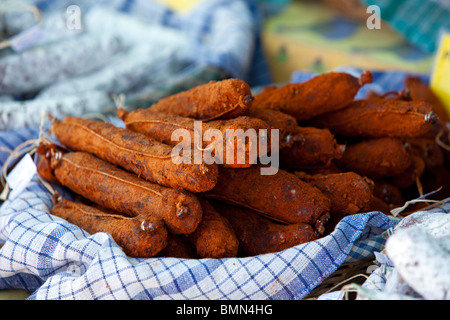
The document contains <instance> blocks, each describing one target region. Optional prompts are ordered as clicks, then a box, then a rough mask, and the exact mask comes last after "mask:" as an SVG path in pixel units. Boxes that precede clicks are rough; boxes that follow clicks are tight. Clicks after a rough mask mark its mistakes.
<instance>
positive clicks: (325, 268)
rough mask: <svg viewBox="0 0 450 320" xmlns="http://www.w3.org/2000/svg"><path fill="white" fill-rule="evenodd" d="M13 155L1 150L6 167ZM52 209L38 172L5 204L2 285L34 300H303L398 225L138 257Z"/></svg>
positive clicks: (374, 219) (347, 227)
mask: <svg viewBox="0 0 450 320" xmlns="http://www.w3.org/2000/svg"><path fill="white" fill-rule="evenodd" d="M391 84H392V83H391ZM391 88H392V87H391V86H389V90H390V89H391ZM37 136H38V130H37V129H35V130H33V129H23V130H18V131H14V132H2V133H0V146H3V147H6V148H8V149H14V148H15V147H16V146H17V145H19V144H20V143H21V142H23V141H26V140H29V139H34V138H37ZM7 157H8V153H7V152H0V164H1V165H3V164H4V163H5V160H6V158H7ZM58 191H60V192H61V193H62V194H63V195H64V194H67V192H65V190H63V189H61V190H58ZM51 207H52V201H51V194H50V192H49V191H48V190H47V189H46V188H45V186H44V185H42V184H41V183H40V182H39V180H38V179H37V177H34V178H33V180H32V181H31V182H30V184H29V185H28V186H27V188H26V189H25V191H24V192H22V193H21V194H20V195H19V196H18V197H17V198H15V199H13V200H7V201H5V202H4V203H3V204H2V206H1V207H0V242H3V243H4V244H3V246H2V247H1V249H0V289H7V288H15V289H25V290H28V291H30V292H31V295H30V297H29V299H166V300H169V299H183V300H187V299H189V300H194V299H204V300H206V299H214V300H227V299H231V300H247V299H258V300H265V299H278V300H294V299H302V298H304V297H306V296H307V295H308V294H309V293H310V292H311V291H312V290H313V289H314V288H316V287H317V286H319V285H320V284H321V283H322V282H323V281H324V280H325V279H326V278H327V277H329V276H330V275H331V274H332V273H333V272H334V271H336V270H337V269H338V268H339V267H340V266H341V265H342V264H343V263H347V262H354V261H359V260H361V259H365V258H367V257H371V256H373V253H374V252H379V251H381V250H382V249H383V248H384V243H385V237H384V235H383V233H384V232H385V231H386V230H388V229H390V228H392V227H394V226H395V224H396V220H395V219H391V218H389V217H388V216H386V215H384V214H383V213H381V212H369V213H361V214H356V215H352V216H348V217H345V218H344V219H343V220H342V221H341V222H340V223H339V224H338V225H337V227H336V229H335V231H334V232H332V233H331V234H330V235H327V236H325V237H323V238H321V239H318V240H316V241H312V242H308V243H305V244H301V245H298V246H294V247H292V248H289V249H286V250H284V251H281V252H277V253H270V254H264V255H259V256H254V257H245V258H226V259H179V258H148V259H137V258H130V257H128V256H126V255H125V254H124V253H123V251H122V250H121V248H120V247H119V246H118V245H117V244H116V243H115V242H114V241H113V239H112V238H111V236H110V235H109V234H107V233H96V234H93V235H90V234H88V233H86V232H85V231H83V230H82V229H80V228H79V227H77V226H75V225H73V224H70V223H68V222H67V221H65V220H63V219H60V218H58V217H55V216H52V215H51V214H50V210H51Z"/></svg>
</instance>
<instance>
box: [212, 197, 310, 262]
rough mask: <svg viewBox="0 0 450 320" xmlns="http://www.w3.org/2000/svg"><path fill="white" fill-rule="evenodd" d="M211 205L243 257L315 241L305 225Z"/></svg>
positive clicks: (224, 205) (218, 204) (239, 208)
mask: <svg viewBox="0 0 450 320" xmlns="http://www.w3.org/2000/svg"><path fill="white" fill-rule="evenodd" d="M213 206H214V208H215V209H216V210H217V211H218V212H219V213H220V214H222V215H223V216H224V217H225V218H227V219H228V221H230V223H231V225H232V227H233V229H234V230H235V232H236V235H237V237H238V239H239V247H240V250H241V251H242V252H243V253H244V254H246V255H250V256H255V255H259V254H265V253H272V252H278V251H282V250H284V249H287V248H290V247H292V246H295V245H299V244H302V243H305V242H309V241H314V240H316V239H317V235H316V234H315V232H314V230H313V228H312V227H311V226H310V225H308V224H302V223H298V224H289V225H283V224H279V223H276V222H273V221H271V220H270V219H267V218H265V217H262V216H260V215H259V214H257V213H255V212H254V211H252V210H250V209H247V208H243V207H239V206H233V205H228V204H224V203H216V202H214V204H213Z"/></svg>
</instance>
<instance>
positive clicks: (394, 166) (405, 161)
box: [335, 138, 412, 180]
mask: <svg viewBox="0 0 450 320" xmlns="http://www.w3.org/2000/svg"><path fill="white" fill-rule="evenodd" d="M335 162H336V165H337V166H338V167H339V168H340V169H341V170H343V171H353V172H356V173H358V174H359V175H361V176H366V177H369V178H371V179H374V180H377V179H381V178H383V177H392V176H395V175H398V174H401V173H403V172H404V171H405V170H407V169H408V168H409V166H410V165H411V163H412V159H411V155H410V153H409V152H408V151H407V150H406V148H405V146H404V143H403V141H401V140H400V139H395V138H379V139H368V140H364V141H361V142H357V143H354V144H351V145H347V148H346V150H345V152H344V155H343V156H342V158H341V159H339V160H336V161H335Z"/></svg>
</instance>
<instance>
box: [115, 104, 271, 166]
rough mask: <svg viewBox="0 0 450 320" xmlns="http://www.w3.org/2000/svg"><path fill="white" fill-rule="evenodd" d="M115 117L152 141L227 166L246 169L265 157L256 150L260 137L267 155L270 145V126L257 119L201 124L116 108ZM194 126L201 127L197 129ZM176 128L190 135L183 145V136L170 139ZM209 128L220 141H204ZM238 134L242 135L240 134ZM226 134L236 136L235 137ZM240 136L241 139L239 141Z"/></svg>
mask: <svg viewBox="0 0 450 320" xmlns="http://www.w3.org/2000/svg"><path fill="white" fill-rule="evenodd" d="M117 115H118V117H119V118H121V119H122V120H123V121H124V123H125V125H126V127H127V128H128V129H130V130H132V131H136V132H140V133H142V134H145V135H148V136H149V137H150V138H152V139H154V140H157V141H160V142H162V143H165V144H169V145H171V146H177V145H183V146H186V147H190V148H191V150H195V149H197V150H200V149H201V150H202V151H207V152H210V153H211V155H212V157H214V158H215V159H216V160H214V161H216V162H217V163H220V164H223V165H224V166H227V167H233V168H246V167H249V166H250V165H252V164H254V163H255V162H256V160H257V158H256V157H255V155H260V156H261V155H264V154H265V153H264V152H263V151H262V150H261V149H259V138H260V137H261V138H262V139H266V141H267V152H268V151H269V150H270V146H271V143H270V141H271V140H270V136H269V134H270V129H271V128H270V126H269V125H268V124H267V123H265V122H264V121H262V120H260V119H257V118H251V117H248V116H241V117H237V118H234V119H228V120H214V121H209V122H200V121H196V120H195V119H193V118H188V117H182V116H177V115H168V114H165V113H162V112H154V111H153V110H152V109H138V110H134V111H131V112H127V111H126V110H124V109H119V111H118V113H117ZM196 123H197V124H199V125H200V127H197V126H196ZM177 129H182V130H183V131H184V132H186V133H187V134H188V135H189V136H188V137H187V138H188V139H189V141H188V143H186V141H185V137H184V136H182V141H180V140H181V139H180V140H176V141H174V140H173V139H172V135H173V133H174V132H175V130H177ZM197 129H198V130H197ZM210 129H211V130H214V131H215V132H218V133H220V137H219V138H222V139H219V140H216V139H215V137H212V138H211V139H210V138H209V137H206V138H204V135H206V134H207V133H208V130H210ZM200 131H201V132H200ZM240 132H241V133H243V134H240ZM229 133H231V134H235V136H233V135H230V134H229ZM246 133H250V134H252V133H253V137H255V138H256V139H248V138H247V137H246V136H245V134H246ZM239 135H240V137H239ZM196 136H197V137H198V138H196ZM241 137H242V138H244V139H241ZM199 140H200V141H199ZM230 142H231V144H230ZM233 142H234V144H233ZM189 144H190V145H189ZM227 151H228V153H227ZM193 152H195V151H193ZM228 154H229V155H228Z"/></svg>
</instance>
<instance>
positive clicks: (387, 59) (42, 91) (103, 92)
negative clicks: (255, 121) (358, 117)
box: [0, 0, 450, 130]
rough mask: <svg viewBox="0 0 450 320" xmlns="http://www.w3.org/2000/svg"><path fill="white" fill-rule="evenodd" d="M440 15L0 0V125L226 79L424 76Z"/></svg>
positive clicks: (319, 2) (186, 2)
mask: <svg viewBox="0 0 450 320" xmlns="http://www.w3.org/2000/svg"><path fill="white" fill-rule="evenodd" d="M373 6H376V7H373ZM370 8H375V9H379V10H368V9H370ZM449 18H450V1H449V0H427V1H420V0H339V1H338V0H315V1H312V0H291V1H288V0H226V1H225V0H97V1H90V0H70V1H69V0H1V1H0V130H15V129H19V128H23V127H30V126H35V125H37V124H38V123H39V122H40V121H41V114H42V111H43V110H47V111H48V112H50V113H53V114H54V115H55V116H60V115H62V114H69V113H70V114H73V115H81V114H85V113H88V112H100V113H111V114H113V113H114V111H115V110H116V108H117V106H118V105H120V106H127V107H129V108H138V107H148V106H149V105H150V104H151V103H153V102H155V101H157V100H158V99H160V98H161V97H164V96H167V95H169V94H172V93H176V92H179V91H181V90H185V89H188V88H191V87H193V86H196V85H198V84H201V83H205V82H208V81H210V80H220V79H224V78H227V77H235V78H240V79H242V80H245V81H247V82H248V83H249V84H250V86H252V87H253V88H260V87H262V86H265V85H268V84H271V83H283V82H288V81H297V80H298V79H299V78H298V77H296V75H298V72H308V73H320V72H326V71H330V70H335V69H342V68H355V69H357V70H359V69H370V70H372V71H389V72H392V71H401V72H407V73H415V74H422V75H430V74H431V73H432V71H433V65H434V60H435V53H436V50H437V48H438V45H439V39H440V37H441V34H442V33H443V32H445V30H448V29H450V19H449Z"/></svg>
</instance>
